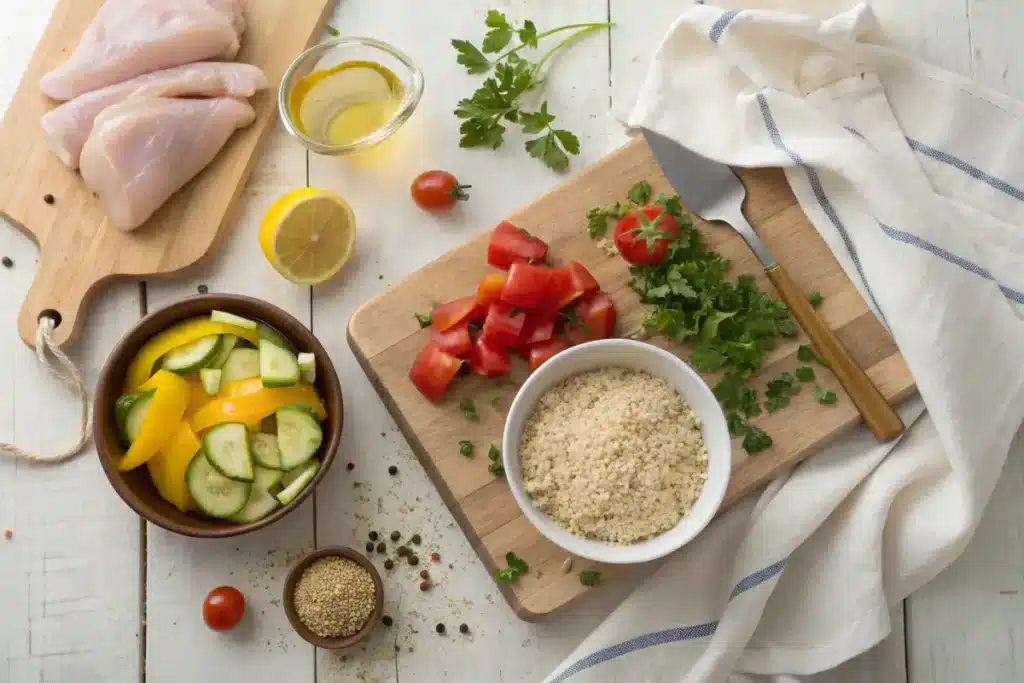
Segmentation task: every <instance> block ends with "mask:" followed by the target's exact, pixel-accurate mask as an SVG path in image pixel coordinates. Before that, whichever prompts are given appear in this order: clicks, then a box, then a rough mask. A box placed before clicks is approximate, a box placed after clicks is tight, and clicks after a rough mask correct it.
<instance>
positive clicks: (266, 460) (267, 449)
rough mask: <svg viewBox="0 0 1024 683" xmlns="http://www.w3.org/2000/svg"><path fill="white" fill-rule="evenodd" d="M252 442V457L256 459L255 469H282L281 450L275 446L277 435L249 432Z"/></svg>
mask: <svg viewBox="0 0 1024 683" xmlns="http://www.w3.org/2000/svg"><path fill="white" fill-rule="evenodd" d="M249 439H250V441H251V442H252V457H253V459H255V460H256V466H257V469H258V468H259V467H265V468H268V469H272V470H278V471H280V470H282V469H283V468H282V467H281V451H280V450H278V448H277V437H276V436H274V435H273V434H260V433H258V432H257V433H256V434H250V435H249Z"/></svg>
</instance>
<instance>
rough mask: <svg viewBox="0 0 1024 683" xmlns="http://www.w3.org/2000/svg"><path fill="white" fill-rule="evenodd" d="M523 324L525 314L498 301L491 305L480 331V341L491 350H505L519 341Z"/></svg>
mask: <svg viewBox="0 0 1024 683" xmlns="http://www.w3.org/2000/svg"><path fill="white" fill-rule="evenodd" d="M525 322H526V314H525V313H523V312H522V311H520V310H517V309H516V307H515V306H509V305H508V304H506V303H502V302H500V301H499V302H498V303H496V304H491V307H490V309H488V311H487V317H486V318H485V319H484V327H483V329H482V330H481V331H480V340H481V341H483V342H484V343H485V344H487V346H489V347H490V348H492V349H498V350H505V349H507V348H508V347H510V346H512V345H513V344H515V343H516V341H517V340H518V339H519V333H520V332H522V331H523V324H524V323H525Z"/></svg>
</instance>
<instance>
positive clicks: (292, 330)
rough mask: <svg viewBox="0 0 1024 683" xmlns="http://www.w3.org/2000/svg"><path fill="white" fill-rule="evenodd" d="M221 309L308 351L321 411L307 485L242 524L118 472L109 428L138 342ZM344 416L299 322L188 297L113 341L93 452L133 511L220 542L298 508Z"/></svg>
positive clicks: (334, 445)
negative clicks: (176, 502) (315, 459)
mask: <svg viewBox="0 0 1024 683" xmlns="http://www.w3.org/2000/svg"><path fill="white" fill-rule="evenodd" d="M215 309H216V310H219V311H226V312H228V313H234V314H236V315H240V316H243V317H245V318H251V319H254V320H259V321H262V322H264V323H266V324H268V325H270V326H271V327H274V328H276V329H277V331H278V332H280V333H281V334H283V335H284V336H285V337H286V338H287V339H288V340H289V341H290V342H291V343H292V344H294V345H295V348H297V349H298V350H299V351H304V352H312V353H313V355H314V356H316V363H317V366H316V389H317V391H318V392H319V393H320V398H321V400H323V402H324V407H325V408H326V409H327V419H326V420H325V421H324V423H323V430H324V442H323V446H322V447H321V450H320V471H319V472H318V473H317V475H316V477H314V478H313V481H312V482H310V484H309V486H307V487H306V488H304V489H303V490H302V491H301V492H300V493H299V495H297V496H296V497H295V500H293V501H292V502H290V503H288V504H287V505H282V506H281V507H279V508H277V509H276V510H274V511H273V512H272V513H270V514H269V515H267V516H266V517H264V518H263V519H259V520H257V521H255V522H250V523H248V524H236V523H233V522H227V521H218V520H215V519H210V518H207V517H202V516H199V515H198V514H186V513H184V512H181V511H180V510H178V509H177V508H175V507H174V506H173V505H171V504H170V503H168V502H167V501H165V500H164V499H163V498H161V497H160V494H158V493H157V490H156V487H154V486H153V482H152V480H151V479H150V478H149V471H148V470H147V468H145V467H137V468H135V469H134V470H131V471H130V472H120V471H118V469H117V465H116V463H117V462H118V461H119V460H120V459H121V457H122V456H123V455H124V448H123V447H122V446H121V442H120V440H119V439H118V436H117V426H116V425H115V424H114V402H115V401H117V397H118V396H119V395H120V394H121V390H122V388H123V385H124V378H125V374H126V372H127V370H128V365H129V364H130V363H131V361H132V358H134V357H135V354H136V353H137V352H138V351H139V349H140V348H141V347H142V345H143V344H145V343H146V342H147V341H148V340H149V339H151V338H152V337H154V336H155V335H156V334H157V333H158V332H162V331H163V330H165V329H167V328H168V327H170V326H171V325H174V324H175V323H178V322H181V321H182V320H186V319H188V318H195V317H197V316H205V315H209V314H210V311H213V310H215ZM343 416H344V411H343V405H342V400H341V383H340V382H339V381H338V374H337V373H336V372H335V371H334V365H332V364H331V359H330V357H329V356H328V355H327V351H326V350H325V349H324V347H323V346H322V345H321V344H320V342H319V341H317V339H316V337H314V336H313V333H312V332H310V331H309V329H307V328H306V326H305V325H303V324H302V323H301V322H299V321H298V320H296V319H295V318H293V317H292V316H291V315H289V314H288V313H286V312H285V311H283V310H281V309H280V308H278V307H277V306H274V305H273V304H269V303H267V302H265V301H260V300H259V299H253V298H251V297H247V296H237V295H233V294H204V295H199V296H193V297H189V298H188V299H185V300H184V301H179V302H177V303H174V304H171V305H170V306H167V307H166V308H162V309H160V310H158V311H156V312H154V313H150V314H149V315H147V316H146V317H145V318H143V319H142V320H140V321H139V323H138V324H137V325H136V326H135V327H134V328H133V329H132V330H131V331H130V332H129V333H128V334H127V335H126V336H125V337H124V339H122V340H121V341H120V343H118V345H117V346H116V347H114V350H113V351H112V352H111V354H110V356H108V357H107V362H106V364H105V365H104V366H103V370H102V371H101V372H100V378H99V382H98V384H97V385H96V398H95V401H94V402H93V416H92V422H93V434H94V439H95V441H96V451H97V453H98V454H99V457H100V464H101V465H102V466H103V472H104V473H105V474H106V475H107V479H109V480H110V484H111V486H113V487H114V490H115V491H117V494H118V495H119V496H121V499H122V500H124V502H126V503H127V504H128V506H129V507H131V508H132V509H133V510H135V512H137V513H138V514H139V515H140V516H141V517H143V518H145V519H147V520H149V521H150V522H152V523H153V524H156V525H157V526H161V527H163V528H164V529H167V530H168V531H173V532H174V533H177V534H182V535H184V536H192V537H196V538H224V537H227V536H238V535H241V534H246V533H249V532H250V531H255V530H256V529H261V528H263V527H265V526H268V525H270V524H273V523H274V522H276V521H277V520H279V519H281V518H282V517H284V516H285V515H287V514H288V513H289V512H291V511H292V510H294V509H295V508H297V507H298V506H299V505H301V504H302V501H304V500H305V499H306V498H308V497H309V496H310V494H312V493H313V489H314V488H316V486H317V485H318V484H319V483H320V482H321V481H323V478H324V476H325V475H326V474H327V470H328V469H330V467H331V465H332V464H333V463H334V460H335V454H336V453H337V450H338V446H339V444H340V443H341V423H342V418H343Z"/></svg>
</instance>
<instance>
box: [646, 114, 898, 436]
mask: <svg viewBox="0 0 1024 683" xmlns="http://www.w3.org/2000/svg"><path fill="white" fill-rule="evenodd" d="M643 136H644V139H645V140H646V141H647V146H648V147H650V148H651V153H652V154H653V155H654V159H655V160H656V161H657V162H658V166H659V167H660V168H661V172H662V173H663V174H664V176H665V178H667V179H668V182H669V183H670V184H671V185H672V188H673V189H674V190H675V191H676V193H677V194H678V195H679V199H680V201H681V202H682V203H683V205H684V206H686V208H687V209H689V210H690V211H691V212H692V213H693V214H695V215H697V216H699V217H701V218H703V219H704V220H706V221H721V222H723V223H726V224H727V225H729V227H731V228H732V229H733V230H735V231H736V232H737V233H738V234H739V236H740V237H742V238H743V241H744V242H746V243H747V246H748V247H750V250H751V251H752V252H753V253H754V255H755V256H756V257H757V260H758V261H760V263H761V265H762V266H763V267H764V271H765V274H766V275H767V276H768V279H769V280H770V281H771V283H772V284H773V285H774V286H775V289H776V291H778V293H779V296H780V297H781V298H782V300H783V301H785V302H786V306H787V307H788V308H789V311H790V313H791V314H792V315H793V318H795V319H796V321H797V323H798V324H799V325H800V327H802V328H803V330H804V331H805V332H806V333H807V336H808V337H809V338H810V340H811V342H812V343H813V344H814V346H815V347H816V348H817V351H818V353H819V354H821V356H822V357H823V358H824V359H825V361H826V362H827V363H828V366H829V368H830V369H831V370H832V372H833V373H834V374H835V375H836V377H837V378H838V379H839V383H840V384H842V385H843V388H844V389H845V390H846V393H847V394H849V396H850V399H851V400H852V401H853V402H854V404H855V405H856V406H857V409H858V410H859V411H860V414H861V415H862V416H863V417H864V421H865V422H866V423H867V425H868V427H869V428H870V429H871V431H872V433H873V434H874V435H875V438H877V439H879V440H881V441H887V440H889V439H892V438H895V437H897V436H899V435H900V434H902V433H903V429H904V427H903V421H902V420H901V419H900V416H899V414H898V413H897V412H896V410H895V409H894V408H893V407H892V406H891V405H890V404H889V402H888V401H887V400H886V399H885V396H883V395H882V392H880V391H879V390H878V387H876V386H875V385H874V383H872V381H871V379H870V378H869V377H868V376H867V374H866V373H865V372H864V370H863V369H862V368H861V367H860V366H858V365H857V363H856V362H855V361H854V360H853V357H852V356H851V355H850V353H849V351H847V350H846V348H845V347H843V345H842V344H841V343H840V342H839V339H837V338H836V336H835V333H834V332H833V331H832V329H831V328H830V327H829V326H828V325H826V324H825V322H824V321H823V320H822V319H821V318H820V317H819V316H818V314H817V312H816V311H815V310H814V307H813V306H811V304H810V302H809V301H808V300H807V296H806V294H804V292H803V291H801V290H800V288H799V287H798V286H797V285H796V283H795V282H794V281H793V279H792V278H791V277H790V276H789V273H787V272H786V271H785V269H783V268H782V267H781V266H779V265H778V264H777V263H776V262H775V259H774V258H772V255H771V252H770V251H769V250H768V247H767V246H766V245H765V243H764V241H763V240H762V239H761V237H760V235H758V234H757V232H756V231H755V230H754V228H753V226H751V225H750V223H749V222H748V221H747V218H746V216H744V215H743V200H744V199H745V198H746V196H747V189H746V187H745V186H744V185H743V183H741V182H740V179H739V178H738V177H737V176H736V174H735V173H733V172H732V169H730V168H729V167H728V166H726V165H725V164H722V163H719V162H717V161H714V160H712V159H708V158H707V157H704V156H701V155H699V154H697V153H695V152H693V151H691V150H689V149H687V148H685V147H683V146H682V145H680V144H679V143H678V142H676V141H675V140H672V139H670V138H667V137H665V136H663V135H661V134H659V133H655V132H653V131H650V130H646V129H644V130H643Z"/></svg>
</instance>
